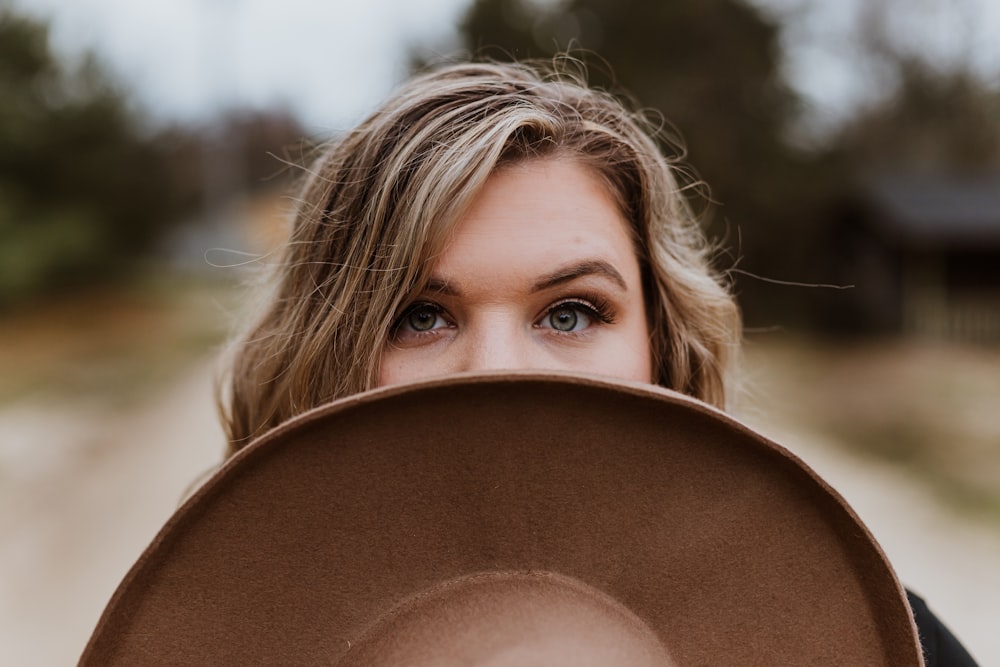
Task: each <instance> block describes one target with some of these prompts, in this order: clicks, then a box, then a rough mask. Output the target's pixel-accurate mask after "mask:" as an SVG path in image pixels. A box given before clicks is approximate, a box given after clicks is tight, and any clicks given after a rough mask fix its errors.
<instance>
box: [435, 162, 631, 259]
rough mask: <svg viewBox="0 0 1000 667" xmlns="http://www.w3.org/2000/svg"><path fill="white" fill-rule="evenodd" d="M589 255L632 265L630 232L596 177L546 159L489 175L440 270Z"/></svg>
mask: <svg viewBox="0 0 1000 667" xmlns="http://www.w3.org/2000/svg"><path fill="white" fill-rule="evenodd" d="M484 251H485V255H486V256H480V255H483V253H484ZM587 254H594V255H601V256H606V258H607V259H609V260H612V261H617V262H627V261H628V260H629V259H634V256H635V252H634V248H633V243H632V232H631V228H630V224H629V223H628V221H627V220H626V219H625V217H624V216H623V215H622V212H621V208H620V207H619V205H618V202H617V199H616V197H615V196H614V195H613V194H612V192H611V190H610V188H609V187H608V185H607V184H606V182H605V180H604V179H603V178H601V177H600V175H599V174H597V172H596V171H595V170H593V169H592V168H590V167H588V166H586V165H583V164H581V163H579V162H577V161H574V160H572V159H567V158H544V159H533V160H527V161H522V162H517V163H514V164H510V165H506V166H504V167H503V168H501V169H500V170H498V171H497V172H496V173H494V174H493V175H492V176H491V177H490V178H489V179H488V181H487V182H486V184H485V185H484V186H483V188H482V189H481V190H480V192H479V193H478V194H477V195H476V197H475V198H474V199H473V200H472V202H471V204H470V206H469V207H468V208H467V209H466V211H465V212H464V213H463V215H461V216H460V217H459V219H458V221H457V224H456V226H455V228H454V230H453V232H452V234H451V236H450V238H449V240H448V243H447V244H446V246H445V248H444V252H443V253H442V254H441V255H440V256H439V257H438V258H437V264H438V265H442V266H443V267H445V268H447V267H449V266H458V265H465V264H477V263H482V262H489V263H492V264H497V263H499V264H500V266H506V267H508V268H515V267H516V266H518V265H520V264H522V263H524V262H525V261H527V260H529V259H531V258H535V259H540V260H543V261H548V262H559V261H561V260H566V259H569V258H573V257H575V256H578V255H587Z"/></svg>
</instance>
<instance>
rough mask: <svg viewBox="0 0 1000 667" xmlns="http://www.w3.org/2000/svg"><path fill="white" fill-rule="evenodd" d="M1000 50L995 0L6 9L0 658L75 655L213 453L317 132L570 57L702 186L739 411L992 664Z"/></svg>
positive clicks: (999, 574) (234, 1)
mask: <svg viewBox="0 0 1000 667" xmlns="http://www.w3.org/2000/svg"><path fill="white" fill-rule="evenodd" d="M998 35H1000V5H998V4H997V3H995V2H992V0H950V1H949V0H865V1H862V0H849V1H844V2H837V3H831V2H823V1H822V0H700V1H699V2H690V1H684V0H410V1H409V2H406V3H402V2H400V3H396V2H393V0H368V1H367V2H363V3H355V2H347V1H346V0H343V1H341V0H335V1H333V2H324V3H319V2H311V1H310V0H285V1H284V2H281V3H273V2H267V1H266V0H174V1H172V2H167V1H166V0H150V1H149V2H144V3H130V2H127V0H0V663H3V664H18V665H26V664H37V665H49V664H67V663H71V662H73V661H74V660H75V659H76V658H77V657H78V655H79V653H80V651H81V650H82V648H83V645H84V644H85V642H86V639H87V637H88V636H89V634H90V632H91V631H92V629H93V627H94V625H95V624H96V622H97V619H98V617H99V615H100V612H101V610H102V609H103V607H104V605H105V603H106V602H107V600H108V598H109V597H110V595H111V594H112V592H113V591H114V588H115V586H116V585H117V583H118V581H119V580H120V579H121V577H122V576H123V575H124V574H125V572H126V571H127V569H128V567H129V566H130V565H131V564H132V562H134V560H135V559H136V558H137V557H138V555H139V554H140V553H141V551H142V549H143V548H144V547H145V545H146V544H147V543H148V542H149V540H150V539H151V538H152V537H153V536H154V535H155V533H156V531H157V530H158V529H159V527H160V525H161V524H162V523H163V521H165V520H166V518H167V517H168V516H169V515H170V514H171V513H172V511H173V510H174V508H176V506H177V504H178V503H179V502H180V501H181V499H182V498H183V496H184V494H185V492H186V490H187V489H188V488H189V487H190V486H191V485H192V484H194V483H195V480H196V479H197V478H198V477H199V476H200V475H203V474H205V473H206V471H209V470H211V468H212V466H213V465H216V464H217V463H218V462H219V460H220V458H221V455H222V450H223V446H224V443H223V436H222V432H221V429H220V428H219V427H218V425H217V423H216V418H215V415H214V404H213V394H212V378H213V375H214V372H215V364H216V361H217V358H218V355H219V352H220V350H221V346H222V344H223V342H224V341H225V339H226V336H227V335H228V334H229V333H230V332H231V331H232V328H233V326H234V323H236V322H238V321H239V319H240V317H241V316H242V315H243V314H245V312H246V311H247V308H248V305H251V304H252V302H253V298H254V296H253V294H254V293H253V291H252V290H250V289H248V288H247V287H246V285H247V283H248V282H252V279H253V276H254V273H255V270H256V269H259V268H261V267H262V266H264V265H266V263H267V258H268V253H269V251H271V250H272V249H274V248H275V247H276V246H277V245H278V244H280V242H281V239H282V238H283V234H284V225H285V214H286V212H287V210H288V208H289V203H290V200H289V198H288V193H289V188H290V187H291V186H292V185H293V184H294V181H295V179H296V178H297V177H298V176H299V174H300V173H301V167H303V166H305V165H306V164H307V161H308V156H309V154H310V153H309V152H310V150H311V149H312V148H313V147H314V146H315V145H316V144H317V143H318V142H320V141H322V140H324V139H326V138H329V137H333V136H336V134H337V133H338V132H341V131H344V130H346V129H348V128H350V127H351V125H352V124H353V123H355V122H357V121H358V120H360V119H361V118H362V117H363V115H364V114H365V113H366V112H367V111H369V110H370V109H371V108H372V107H373V106H374V105H375V104H377V102H378V101H379V100H380V99H381V98H382V97H384V96H385V95H386V94H388V93H389V92H390V91H391V90H392V88H393V87H394V86H395V85H396V84H398V83H399V82H400V81H401V80H402V79H404V78H405V77H406V76H407V74H408V73H410V72H411V71H413V70H414V69H415V68H418V67H421V66H423V65H425V64H428V63H434V62H439V61H442V60H449V59H455V58H460V57H467V56H469V55H474V54H480V55H488V56H492V57H495V58H510V57H518V58H522V57H547V56H551V55H552V54H554V53H556V52H558V51H561V50H564V49H566V48H573V49H578V50H579V51H578V52H577V56H578V57H580V58H582V59H584V60H585V61H586V62H587V63H588V66H589V69H590V73H591V79H592V81H593V82H594V83H595V84H597V85H600V86H604V87H607V88H609V89H611V90H612V91H616V92H619V93H622V94H625V93H627V94H631V95H633V96H634V97H635V98H636V99H638V100H639V101H640V103H641V104H642V105H643V106H645V107H648V108H649V109H650V110H651V112H652V113H657V114H662V117H663V118H664V119H665V120H664V122H665V127H666V129H667V134H668V135H670V136H671V137H674V138H675V140H676V141H674V142H672V143H671V144H670V145H665V146H664V150H665V151H668V152H671V153H677V152H679V151H683V152H684V154H685V155H686V161H687V163H688V164H689V165H690V170H689V174H688V177H689V178H690V180H691V181H692V182H695V181H704V182H705V183H707V184H708V185H707V187H702V188H700V194H699V196H698V198H697V199H696V200H695V201H694V204H695V206H696V208H697V210H699V211H700V212H701V213H702V217H703V220H704V224H705V228H706V230H707V232H708V233H709V235H710V236H711V237H712V238H713V239H714V240H715V242H716V243H717V244H718V247H719V256H718V266H719V268H720V269H721V270H724V271H726V272H727V273H728V275H729V276H730V277H731V279H732V280H733V283H734V285H735V288H736V291H737V293H738V295H739V298H740V302H741V306H742V308H743V311H744V316H745V319H746V323H747V326H748V333H747V344H746V359H745V362H746V363H745V366H746V368H745V377H744V382H745V385H746V391H745V392H744V396H742V397H741V398H740V400H739V401H738V404H737V405H736V411H737V412H738V414H739V415H740V416H741V417H742V418H743V419H745V420H746V421H748V422H749V423H751V424H752V425H754V426H755V427H757V428H758V429H759V430H761V431H763V432H764V433H766V434H769V435H771V436H772V437H774V438H775V439H777V440H778V441H779V442H781V443H782V444H784V445H785V446H787V447H789V448H790V449H792V450H793V451H795V452H796V453H798V454H799V455H800V456H802V457H803V458H804V459H805V460H806V461H807V462H808V463H809V464H810V465H812V466H813V467H815V468H816V469H817V470H819V472H820V473H821V474H823V475H824V476H826V477H827V478H828V479H830V480H831V481H832V482H833V484H834V486H835V487H836V488H838V490H840V491H841V493H843V494H844V495H845V496H846V498H847V500H848V501H849V502H851V503H852V505H854V506H855V508H856V509H857V510H858V512H859V514H860V515H861V517H862V519H864V520H865V521H866V522H867V523H868V524H869V525H870V527H871V528H872V530H873V532H874V533H875V535H876V537H877V538H878V539H879V541H880V542H881V543H882V545H883V547H884V548H885V549H886V551H887V552H888V554H889V556H890V558H891V559H892V560H893V562H894V564H895V565H896V567H897V570H898V572H899V574H900V577H901V579H902V580H903V582H904V583H905V584H906V585H907V586H909V587H911V588H912V589H914V590H915V591H917V592H918V593H920V594H922V595H924V596H925V597H926V598H927V599H928V601H929V603H930V605H931V607H932V608H933V609H935V610H936V611H938V612H939V614H940V615H941V616H942V618H943V619H944V620H945V622H946V623H947V624H948V625H950V626H951V627H952V628H953V629H954V630H955V632H956V634H958V636H959V637H960V638H961V639H962V640H963V641H964V642H965V643H966V644H967V646H968V647H969V648H970V650H971V652H972V653H973V654H974V655H975V656H976V657H977V658H978V659H979V660H980V661H981V662H982V663H983V664H991V663H996V664H1000V637H998V635H997V633H996V631H995V630H996V628H997V627H1000V603H998V602H997V600H1000V39H998ZM678 141H679V142H681V143H677V142H678Z"/></svg>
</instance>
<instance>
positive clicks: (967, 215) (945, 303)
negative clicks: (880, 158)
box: [837, 173, 1000, 341]
mask: <svg viewBox="0 0 1000 667" xmlns="http://www.w3.org/2000/svg"><path fill="white" fill-rule="evenodd" d="M837 246H838V250H839V254H840V255H841V258H842V264H841V266H842V268H843V271H844V276H843V277H844V279H845V280H846V281H847V282H850V283H852V284H854V285H855V289H854V290H852V295H851V298H852V301H853V303H852V308H851V310H852V311H853V312H852V314H851V317H852V318H855V321H856V323H857V324H858V325H859V326H860V328H861V329H864V330H867V331H874V332H887V333H892V332H898V333H903V334H907V335H915V336H922V337H933V338H942V339H953V340H971V341H1000V173H991V174H978V175H960V174H954V173H952V174H940V173H939V174H919V175H913V174H894V175H883V176H880V177H875V178H870V179H869V180H867V181H866V182H864V183H863V184H861V186H860V187H859V189H858V194H857V196H856V197H855V199H854V200H853V201H852V202H851V203H850V205H849V206H847V207H846V208H845V210H844V213H843V215H842V217H841V220H840V221H839V224H838V227H837Z"/></svg>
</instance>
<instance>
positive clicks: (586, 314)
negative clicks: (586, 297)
mask: <svg viewBox="0 0 1000 667" xmlns="http://www.w3.org/2000/svg"><path fill="white" fill-rule="evenodd" d="M597 321H608V319H607V318H606V317H605V316H604V315H602V313H601V312H600V311H599V310H598V309H597V308H595V307H593V306H591V305H589V304H587V303H581V302H578V301H564V302H562V303H557V304H556V305H554V306H552V307H551V308H549V309H548V310H547V311H546V312H545V314H544V315H543V316H542V318H541V320H539V321H538V326H540V327H541V328H543V329H553V330H555V331H559V332H562V333H574V332H577V331H583V330H584V329H587V328H589V327H591V326H593V325H594V324H595V323H596V322H597Z"/></svg>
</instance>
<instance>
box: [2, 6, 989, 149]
mask: <svg viewBox="0 0 1000 667" xmlns="http://www.w3.org/2000/svg"><path fill="white" fill-rule="evenodd" d="M2 1H3V0H0V2H2ZM12 1H13V2H14V4H15V5H16V6H18V7H19V8H21V9H24V10H27V11H29V12H31V13H34V14H35V15H38V16H42V17H46V18H49V19H50V20H51V22H52V38H53V42H54V44H55V46H56V47H57V49H58V50H60V51H61V52H63V53H65V54H68V55H72V54H78V53H79V52H80V51H81V50H83V49H86V48H89V49H93V50H95V51H96V52H97V53H98V54H99V55H100V56H101V58H102V59H103V60H105V61H106V62H107V63H108V64H109V65H110V66H111V68H112V69H113V71H114V72H115V73H116V74H117V75H118V77H119V78H120V79H121V80H122V81H123V82H125V84H126V85H128V87H130V88H132V89H133V91H134V93H135V95H136V96H137V97H138V98H139V100H140V101H141V103H142V104H143V105H144V106H145V107H146V108H148V109H150V110H151V111H152V112H153V113H154V114H156V115H158V116H160V117H163V118H169V119H180V120H187V119H192V118H199V117H204V116H205V114H206V111H209V110H211V109H215V108H218V107H219V106H220V105H223V104H231V105H235V104H250V105H254V106H265V105H274V104H285V105H287V106H288V107H290V108H291V109H292V110H293V111H295V112H296V113H297V114H298V115H299V116H300V117H301V118H302V119H303V120H304V122H305V123H306V125H307V127H308V128H309V129H310V131H313V132H324V131H328V130H336V129H343V128H344V127H347V126H349V125H351V124H352V123H353V122H355V121H357V120H358V119H359V118H360V116H361V115H362V114H364V113H365V112H366V111H368V110H370V109H371V107H372V106H373V105H375V104H376V103H377V102H378V101H379V100H380V99H381V98H382V97H384V96H385V95H386V94H387V93H388V92H389V91H390V90H391V89H392V87H393V86H394V85H395V84H396V83H398V82H399V80H400V79H401V78H402V77H404V76H405V74H406V52H407V46H408V45H409V44H413V43H415V42H421V43H424V44H435V43H447V40H448V37H449V35H451V34H453V25H454V23H455V20H456V19H457V17H459V16H460V14H461V13H462V11H463V9H464V7H465V6H466V5H467V4H468V2H469V1H470V0H142V1H136V0H12ZM650 1H658V0H650ZM756 1H757V4H759V5H762V6H765V7H770V8H773V9H775V10H777V11H782V12H786V13H788V12H791V13H792V15H793V16H795V17H797V18H796V19H795V20H794V21H792V23H791V25H792V29H791V30H789V31H787V32H786V36H787V44H788V46H789V48H790V53H791V57H790V58H789V59H788V64H787V67H788V73H789V76H790V78H791V80H792V81H793V83H794V84H795V85H796V86H797V87H798V88H799V90H800V92H803V93H804V94H805V95H806V97H807V99H808V100H810V101H811V102H812V104H813V108H814V116H815V118H816V119H817V122H818V124H820V125H823V124H835V123H836V121H837V120H838V119H839V118H841V117H843V116H844V114H845V113H847V111H848V110H849V109H850V108H851V107H852V106H853V105H855V104H857V103H858V101H859V100H864V99H866V98H867V97H869V96H871V95H872V94H873V93H877V91H879V90H880V89H881V88H882V87H883V86H884V85H885V82H884V81H881V80H880V79H879V72H877V71H873V70H871V69H870V68H866V67H865V66H864V64H863V63H860V62H858V61H857V60H856V59H853V58H852V53H854V52H855V51H856V48H855V47H856V42H855V41H854V37H855V34H856V31H857V24H856V22H855V15H856V12H857V8H858V7H859V6H860V5H861V3H864V2H872V1H874V0H756ZM894 6H898V7H906V8H907V11H905V12H896V13H895V14H893V15H892V17H891V25H890V26H889V27H890V32H891V33H892V34H893V35H895V37H896V38H897V39H898V40H899V41H900V42H905V43H906V44H908V45H910V47H911V48H913V49H914V50H919V51H921V52H923V53H930V54H932V57H933V58H935V59H937V60H939V61H941V62H948V61H949V60H953V59H956V58H969V59H971V60H973V61H975V62H976V63H977V67H978V68H979V70H980V72H982V73H983V74H984V76H988V77H992V79H993V80H994V81H997V80H998V79H997V76H998V74H1000V2H998V1H997V0H899V1H897V2H896V3H894ZM803 7H811V8H812V9H811V10H810V11H806V12H803V11H798V10H800V9H801V8H803ZM959 7H961V8H964V11H957V10H956V8H959Z"/></svg>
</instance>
